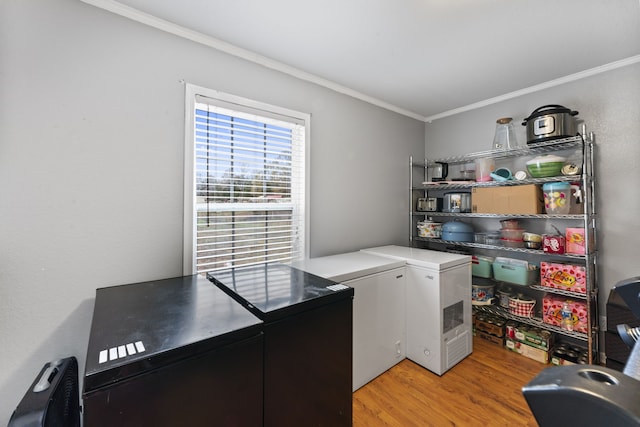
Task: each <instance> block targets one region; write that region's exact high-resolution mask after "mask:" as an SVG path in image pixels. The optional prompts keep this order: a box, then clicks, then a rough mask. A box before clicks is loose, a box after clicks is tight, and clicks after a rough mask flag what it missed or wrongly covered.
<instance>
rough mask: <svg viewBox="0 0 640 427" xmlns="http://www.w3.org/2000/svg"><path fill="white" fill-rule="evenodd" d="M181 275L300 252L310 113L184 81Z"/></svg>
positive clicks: (289, 257) (290, 256)
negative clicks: (183, 182)
mask: <svg viewBox="0 0 640 427" xmlns="http://www.w3.org/2000/svg"><path fill="white" fill-rule="evenodd" d="M186 106H187V107H186V108H187V115H186V116H187V120H186V122H187V123H186V129H187V130H186V138H185V139H186V149H185V153H186V154H185V233H184V235H185V239H184V240H185V244H184V272H185V274H196V273H204V272H207V271H216V270H220V269H223V268H229V267H236V266H242V265H252V264H262V263H265V262H289V261H291V260H294V259H300V258H303V257H304V256H305V254H306V252H307V251H306V242H307V239H306V230H305V224H306V222H307V221H306V212H307V210H306V208H305V203H306V198H305V193H306V189H307V185H306V180H305V171H306V169H307V168H306V164H307V160H306V157H307V156H306V152H307V151H308V150H307V145H308V134H309V132H308V129H309V115H307V114H303V113H298V112H293V111H289V110H285V109H282V108H278V107H273V106H270V105H266V104H261V103H257V102H255V101H251V100H247V99H244V98H240V97H235V96H232V95H227V94H222V93H219V92H215V91H211V90H207V89H204V88H200V87H196V86H193V85H187V102H186Z"/></svg>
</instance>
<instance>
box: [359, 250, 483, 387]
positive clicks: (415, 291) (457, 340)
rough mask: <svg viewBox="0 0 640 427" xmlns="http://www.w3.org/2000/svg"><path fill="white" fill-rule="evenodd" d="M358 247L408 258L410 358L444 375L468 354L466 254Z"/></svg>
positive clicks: (468, 264)
mask: <svg viewBox="0 0 640 427" xmlns="http://www.w3.org/2000/svg"><path fill="white" fill-rule="evenodd" d="M362 251H363V252H366V253H370V254H374V255H380V256H386V257H390V258H392V259H397V260H403V261H405V262H406V264H407V265H406V272H407V281H406V289H407V291H406V297H407V304H406V321H407V358H408V359H411V360H413V361H414V362H416V363H418V364H420V365H422V366H424V367H425V368H427V369H429V370H430V371H432V372H434V373H436V374H438V375H442V374H444V373H445V372H446V371H447V370H449V369H451V368H452V367H453V366H454V365H456V364H457V363H458V362H460V361H461V360H462V359H464V358H465V357H467V356H468V355H469V354H471V352H472V350H473V327H472V323H471V257H470V256H467V255H458V254H452V253H448V252H439V251H431V250H426V249H418V248H409V247H404V246H381V247H376V248H369V249H363V250H362Z"/></svg>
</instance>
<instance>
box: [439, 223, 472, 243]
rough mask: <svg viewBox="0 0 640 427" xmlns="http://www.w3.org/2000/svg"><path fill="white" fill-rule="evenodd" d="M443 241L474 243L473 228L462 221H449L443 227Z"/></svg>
mask: <svg viewBox="0 0 640 427" xmlns="http://www.w3.org/2000/svg"><path fill="white" fill-rule="evenodd" d="M442 240H449V241H452V242H473V241H474V236H473V227H472V226H471V224H467V223H466V222H462V221H449V222H445V223H444V224H443V225H442Z"/></svg>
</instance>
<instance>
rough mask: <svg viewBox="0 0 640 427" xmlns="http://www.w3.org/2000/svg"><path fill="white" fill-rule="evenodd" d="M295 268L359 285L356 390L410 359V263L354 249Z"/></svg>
mask: <svg viewBox="0 0 640 427" xmlns="http://www.w3.org/2000/svg"><path fill="white" fill-rule="evenodd" d="M291 266H292V267H295V268H298V269H300V270H304V271H307V272H309V273H312V274H315V275H317V276H320V277H324V278H327V279H330V280H333V281H335V282H339V283H343V284H345V285H347V286H350V287H352V288H353V289H354V292H355V295H354V298H353V391H355V390H357V389H359V388H360V387H362V386H363V385H365V384H366V383H368V382H369V381H371V380H372V379H374V378H375V377H377V376H378V375H380V374H382V373H383V372H384V371H386V370H387V369H389V368H391V367H392V366H393V365H395V364H397V363H398V362H400V361H401V360H402V359H404V358H405V357H406V346H405V341H406V339H405V336H406V335H405V261H403V260H396V259H391V258H388V257H380V256H377V255H371V254H367V253H364V252H351V253H346V254H340V255H331V256H326V257H319V258H311V259H307V260H303V261H296V262H293V263H291Z"/></svg>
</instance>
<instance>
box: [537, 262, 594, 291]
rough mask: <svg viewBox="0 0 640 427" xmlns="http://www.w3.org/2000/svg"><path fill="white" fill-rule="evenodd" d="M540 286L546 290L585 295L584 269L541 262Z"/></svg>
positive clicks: (585, 277)
mask: <svg viewBox="0 0 640 427" xmlns="http://www.w3.org/2000/svg"><path fill="white" fill-rule="evenodd" d="M540 284H541V285H542V286H546V287H548V288H555V289H562V290H564V291H571V292H578V293H581V294H586V293H587V273H586V269H585V267H582V266H579V265H571V264H560V263H554V262H544V261H542V262H541V263H540Z"/></svg>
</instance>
